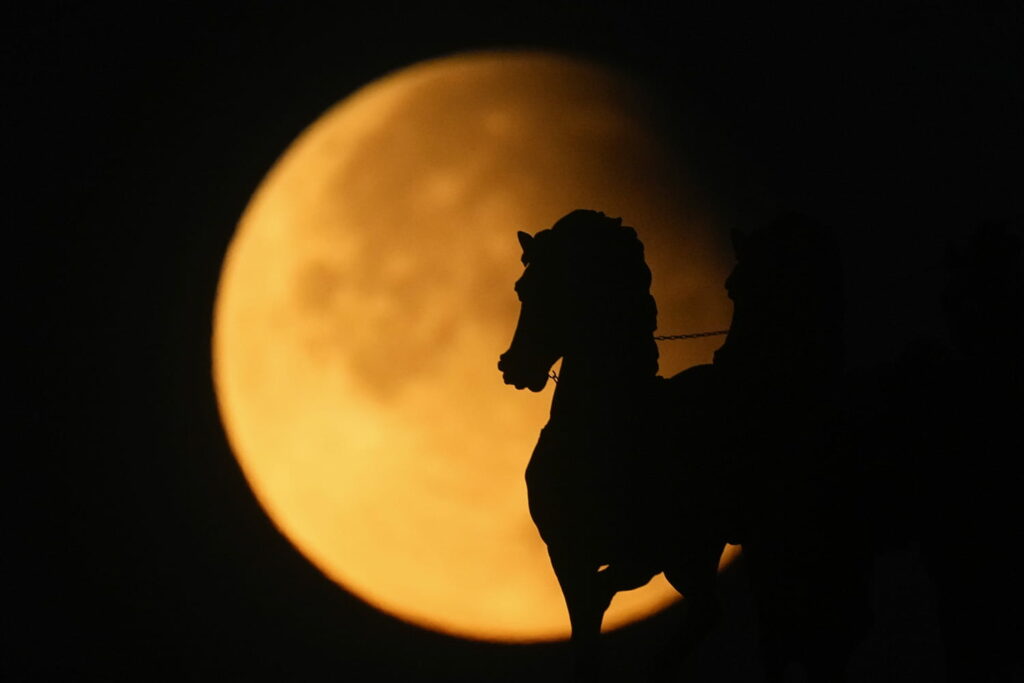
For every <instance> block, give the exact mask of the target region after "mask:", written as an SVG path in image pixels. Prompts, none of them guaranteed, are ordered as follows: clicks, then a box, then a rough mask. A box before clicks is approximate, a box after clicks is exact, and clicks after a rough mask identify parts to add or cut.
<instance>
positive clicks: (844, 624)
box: [711, 214, 871, 682]
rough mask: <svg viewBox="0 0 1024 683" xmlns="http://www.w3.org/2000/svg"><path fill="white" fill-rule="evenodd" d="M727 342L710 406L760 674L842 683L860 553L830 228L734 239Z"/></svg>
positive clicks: (836, 260) (858, 615) (864, 545)
mask: <svg viewBox="0 0 1024 683" xmlns="http://www.w3.org/2000/svg"><path fill="white" fill-rule="evenodd" d="M733 246H734V250H735V255H736V265H735V267H734V269H733V272H732V273H731V275H730V276H729V278H728V280H727V281H726V289H727V290H728V293H729V297H730V298H731V299H732V301H733V319H732V323H731V325H730V329H729V336H728V337H727V338H726V341H725V343H724V344H723V345H722V347H721V348H720V349H719V350H718V351H717V352H716V354H715V360H714V373H713V375H714V382H713V391H712V392H711V393H712V396H713V399H712V404H713V407H712V408H711V410H712V411H713V412H714V413H715V417H716V421H715V423H714V424H715V428H716V429H717V430H719V438H718V443H717V445H718V448H719V449H720V452H721V453H722V456H723V458H725V459H726V460H727V461H728V462H729V463H730V469H729V473H730V485H731V490H732V492H733V494H734V498H733V500H734V501H735V502H736V508H735V509H734V510H733V511H732V512H733V515H734V516H733V521H734V523H735V526H734V527H733V528H731V530H730V540H733V541H736V542H739V543H741V544H742V546H743V555H744V566H745V568H746V570H747V573H748V575H749V577H750V584H751V590H752V593H753V598H754V605H755V609H756V611H757V617H758V623H759V632H760V650H761V655H762V659H763V663H764V668H765V675H766V677H767V679H768V680H769V681H773V682H774V681H783V680H785V675H786V671H787V669H788V668H790V667H792V666H794V665H795V666H800V667H802V668H803V669H804V671H805V675H806V679H807V680H808V681H838V680H843V675H844V673H843V672H844V669H845V667H846V664H847V661H848V659H849V657H850V654H851V653H852V651H853V648H854V647H855V646H856V645H857V643H858V642H859V641H860V640H861V639H862V638H863V637H864V635H866V631H867V627H868V625H869V623H870V610H869V606H870V594H869V585H868V579H867V577H868V575H869V569H870V560H871V551H870V546H869V543H868V539H867V534H866V529H865V528H864V525H863V523H862V521H861V519H860V517H859V515H858V504H857V501H858V500H859V496H860V495H861V492H860V480H859V479H858V476H857V466H856V463H855V462H853V461H852V453H851V452H850V449H849V447H848V444H849V443H850V439H849V434H848V433H847V427H846V424H847V423H846V420H845V412H844V403H843V386H844V373H845V360H844V359H845V349H844V341H843V338H844V308H845V305H844V292H843V287H844V283H843V270H842V264H841V259H840V255H839V250H838V247H837V245H836V243H835V241H834V238H833V237H832V235H831V233H830V232H829V231H828V230H826V229H825V228H824V227H822V226H820V225H818V224H817V223H815V222H814V221H812V220H810V219H808V218H807V217H804V216H800V215H797V214H791V215H786V216H783V217H781V218H779V219H778V220H776V221H775V222H773V223H772V224H770V225H768V226H766V227H764V228H762V229H760V230H756V231H754V232H753V233H751V234H749V235H744V234H742V233H734V234H733Z"/></svg>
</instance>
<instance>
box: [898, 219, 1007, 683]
mask: <svg viewBox="0 0 1024 683" xmlns="http://www.w3.org/2000/svg"><path fill="white" fill-rule="evenodd" d="M1022 251H1024V239H1022V236H1021V232H1020V230H1019V229H1017V230H1013V229H1011V228H1010V227H1008V226H1005V225H1004V226H997V225H986V226H983V227H982V228H981V229H979V230H977V231H975V232H974V233H973V234H972V235H971V236H970V238H969V239H968V240H967V241H966V242H965V243H964V244H962V245H959V246H955V247H954V246H951V248H950V250H949V252H948V253H947V257H946V282H945V285H944V290H943V292H942V305H943V310H944V313H945V316H946V321H947V324H948V328H949V332H950V340H951V342H952V346H951V347H949V348H944V347H943V346H942V345H940V344H938V343H936V342H931V343H926V342H922V343H918V344H916V345H915V346H913V347H911V348H910V349H908V350H907V351H906V352H905V353H904V354H902V356H901V357H900V359H899V360H898V361H897V363H895V364H894V367H893V368H892V370H891V371H890V373H889V376H888V378H887V380H888V381H887V384H886V387H885V388H886V389H887V391H888V392H889V393H890V394H891V395H893V396H895V397H897V398H896V399H895V401H894V402H893V405H891V407H890V415H889V416H888V417H889V418H890V419H889V420H888V421H887V423H886V436H887V437H888V438H891V439H893V440H894V442H895V443H897V444H898V449H897V453H898V454H899V455H900V456H901V457H902V459H903V462H902V463H901V464H900V465H901V471H903V472H905V475H904V477H905V479H906V480H907V481H908V482H909V483H910V486H909V487H908V488H909V491H910V492H914V493H916V495H914V493H912V494H911V495H912V499H913V505H912V508H913V511H915V512H917V513H918V514H915V515H908V519H907V522H906V525H905V526H906V528H907V529H908V534H907V538H906V539H905V541H907V542H915V541H916V542H917V543H919V544H920V548H921V552H922V555H923V557H924V559H925V561H926V564H927V568H928V572H929V574H930V575H931V576H932V578H933V580H934V582H935V587H936V598H937V603H938V612H939V623H940V627H941V632H942V640H943V645H944V649H945V655H946V657H945V660H946V668H947V674H948V680H949V681H951V683H959V682H961V681H1006V680H1019V677H1021V676H1022V675H1024V664H1022V653H1021V643H1022V642H1024V633H1022V628H1021V618H1020V614H1021V609H1022V608H1024V599H1022V587H1021V582H1020V579H1019V574H1020V569H1019V566H1018V565H1017V563H1016V562H1014V561H1012V560H1008V559H1005V558H1003V557H1002V549H1003V548H1005V547H1007V544H1012V541H1014V540H1015V539H1017V538H1019V537H1020V528H1019V523H1020V519H1021V514H1020V511H1021V505H1020V503H1019V499H1020V495H1021V494H1020V486H1021V477H1020V475H1019V473H1018V472H1019V467H1018V466H1017V464H1016V461H1017V460H1019V457H1020V454H1021V453H1024V436H1022V430H1021V418H1022V416H1024V386H1022V365H1024V361H1022V353H1024V262H1022ZM892 413H896V414H898V419H895V418H892V417H891V414H892ZM1015 676H1016V677H1017V678H1015Z"/></svg>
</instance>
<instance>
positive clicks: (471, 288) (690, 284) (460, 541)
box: [213, 52, 730, 642]
mask: <svg viewBox="0 0 1024 683" xmlns="http://www.w3.org/2000/svg"><path fill="white" fill-rule="evenodd" d="M689 186H690V183H689V182H688V179H687V177H686V174H685V172H684V169H683V168H682V167H681V166H680V164H679V163H678V160H677V159H675V158H674V156H673V155H672V154H671V153H670V152H669V151H667V147H666V145H665V143H664V142H663V138H662V135H661V132H660V129H659V128H658V123H657V116H656V109H655V108H654V106H653V105H652V104H651V101H650V99H649V98H648V97H647V96H646V95H645V94H644V92H643V91H642V90H641V89H640V88H639V87H638V86H635V85H633V84H631V83H630V81H629V80H628V79H626V78H625V77H624V76H622V75H620V74H617V73H616V72H613V71H611V70H609V69H606V68H604V67H601V66H597V65H594V64H590V63H587V62H583V61H579V60H576V59H573V58H569V57H564V56H559V55H554V54H546V53H538V52H503V53H473V54H465V55H457V56H453V57H448V58H444V59H438V60H434V61H430V62H424V63H421V64H418V65H414V66H412V67H409V68H406V69H403V70H400V71H398V72H395V73H392V74H390V75H388V76H386V77H384V78H382V79H380V80H378V81H376V82H374V83H372V84H370V85H368V86H366V87H364V88H362V89H361V90H359V91H357V92H355V93H354V94H352V95H351V96H349V97H347V98H346V99H344V100H343V101H341V102H340V103H339V104H337V105H336V106H334V107H333V108H331V109H330V110H328V111H327V112H326V113H324V114H323V115H322V116H321V117H320V118H319V119H317V120H316V121H315V122H314V123H313V124H312V125H311V126H310V127H309V128H308V129H306V130H305V131H304V132H303V133H302V134H301V135H300V136H299V137H298V138H297V139H296V140H295V141H294V143H293V144H292V145H291V146H290V147H289V148H288V149H287V150H286V151H285V153H284V154H283V155H282V156H281V158H280V159H279V160H278V161H277V163H276V164H275V165H274V166H273V168H272V169H271V170H270V172H269V173H268V174H267V176H266V177H265V179H264V180H263V182H262V183H261V185H260V186H259V188H258V189H257V190H256V192H255V193H254V195H253V197H252V199H251V202H250V203H249V205H248V207H247V208H246V210H245V212H244V214H243V216H242V218H241V220H240V222H239V224H238V227H237V231H236V233H235V236H234V238H233V239H232V242H231V244H230V247H229V249H228V252H227V255H226V258H225V261H224V266H223V271H222V274H221V281H220V285H219V290H218V294H217V301H216V307H215V315H214V332H213V372H214V380H215V385H216V391H217V397H218V401H219V406H220V410H221V415H222V419H223V422H224V425H225V428H226V430H227V434H228V438H229V440H230V443H231V446H232V449H233V451H234V453H235V455H236V457H237V458H238V461H239V463H240V464H241V467H242V470H243V472H244V474H245V477H246V478H247V480H248V482H249V484H250V486H251V487H252V490H253V492H254V493H255V496H256V497H257V499H258V500H259V502H260V504H261V505H262V506H263V508H264V509H265V510H266V512H267V514H268V515H269V516H270V517H271V519H272V520H273V521H274V523H275V524H276V525H277V527H278V528H279V529H280V530H281V532H282V533H284V534H285V535H286V536H287V538H288V539H290V541H291V542H292V543H293V544H294V545H295V547H296V548H297V549H298V550H299V551H300V552H301V553H302V554H303V555H304V556H305V557H306V558H308V559H309V560H310V561H311V562H312V563H313V564H314V565H316V566H317V567H318V568H319V569H320V570H321V571H322V572H323V573H324V574H326V575H327V576H328V577H330V578H331V579H333V580H334V581H336V582H337V583H338V584H340V585H341V586H342V587H343V588H344V589H345V590H347V591H349V592H351V593H353V594H355V595H357V596H359V597H360V598H362V599H363V600H365V601H366V602H368V603H369V604H371V605H373V606H375V607H376V608H378V609H381V610H383V611H385V612H387V613H389V614H391V615H393V616H395V617H398V618H400V619H402V620H405V621H407V622H410V623H413V624H415V625H418V626H420V627H424V628H429V629H432V630H436V631H440V632H443V633H447V634H451V635H455V636H459V637H464V638H471V639H479V640H490V641H515V642H525V641H539V640H551V639H559V638H564V637H566V636H567V635H568V633H569V623H568V617H567V614H566V609H565V604H564V602H563V600H562V597H561V593H560V591H559V588H558V584H557V582H556V580H555V577H554V575H553V573H552V571H551V567H550V564H549V562H548V558H547V552H546V549H545V547H544V544H543V543H542V541H541V540H540V538H539V536H538V534H537V531H536V528H535V527H534V525H533V522H532V520H531V519H530V516H529V512H528V510H527V502H526V486H525V482H524V478H523V477H524V471H525V468H526V464H527V462H528V460H529V457H530V453H531V451H532V449H533V445H534V443H535V442H536V439H537V436H538V433H539V431H540V429H541V427H542V426H543V425H544V424H545V422H546V420H547V413H548V409H549V404H550V400H551V389H550V388H549V389H546V390H545V391H544V392H542V393H540V394H532V393H529V392H517V391H515V390H514V389H512V388H511V387H507V386H505V385H504V384H503V382H502V379H501V376H500V374H499V373H498V371H497V370H496V367H495V364H496V361H497V358H498V355H499V354H500V353H501V352H502V351H504V350H505V349H506V348H507V345H508V343H509V340H510V339H511V336H512V332H513V329H514V327H515V322H516V317H517V315H518V302H517V300H516V296H515V294H514V293H513V290H512V285H513V283H514V282H515V280H516V278H517V277H518V276H519V274H520V272H521V269H522V266H521V264H520V262H519V247H518V244H517V241H516V231H517V230H527V231H529V232H535V231H537V230H540V229H542V228H546V227H550V226H551V224H552V223H553V222H554V221H555V220H556V219H558V218H559V217H561V216H563V215H564V214H566V213H568V212H569V211H570V210H572V209H575V208H591V209H597V210H601V211H604V212H605V213H607V214H608V215H612V216H622V217H623V219H624V222H625V223H626V224H628V225H632V226H634V227H636V228H637V230H638V232H639V234H640V237H641V239H642V240H643V241H644V243H645V245H646V251H647V257H648V263H649V264H650V265H651V268H652V271H653V273H654V285H653V290H654V294H655V296H656V298H657V301H658V304H659V309H660V317H659V320H660V330H662V332H663V333H672V332H681V331H685V332H689V331H700V330H708V329H723V328H725V327H727V326H728V320H729V312H730V308H729V303H728V300H727V299H726V297H725V293H724V289H723V286H722V283H723V282H724V279H725V276H726V274H727V270H728V267H729V258H728V257H727V256H726V254H725V253H724V250H723V249H722V248H721V246H720V243H719V240H718V238H717V233H718V231H717V230H716V229H715V228H714V226H713V225H712V224H711V223H710V222H709V220H708V219H706V218H705V217H704V216H703V214H702V212H701V209H700V208H699V207H700V205H701V203H700V202H699V201H697V198H695V197H694V196H693V195H692V192H690V191H689V190H687V188H688V187H689ZM720 341H721V340H720V339H719V340H717V341H716V340H714V339H711V340H704V341H695V342H670V343H668V344H664V343H663V344H662V364H661V366H662V374H666V375H667V374H672V373H674V372H677V371H679V370H682V369H684V368H685V367H688V366H689V365H692V364H694V363H698V362H708V361H709V360H710V357H711V353H712V351H713V350H714V348H716V347H717V346H718V345H719V344H720ZM677 597H678V596H677V595H676V593H675V591H673V590H672V589H671V587H669V586H668V584H667V582H665V581H664V578H663V577H660V576H659V577H657V578H656V579H655V580H654V581H652V582H651V583H650V584H649V585H648V586H646V587H644V588H642V589H639V590H636V591H631V592H629V593H625V594H620V595H619V596H617V597H616V599H615V602H614V603H613V605H612V607H611V608H610V610H609V612H608V615H607V617H606V620H605V624H606V628H615V627H618V626H621V625H623V624H626V623H629V622H631V621H634V620H637V619H640V618H643V617H645V616H647V615H650V614H652V613H653V612H655V611H657V610H659V609H661V608H663V607H665V606H666V605H668V604H670V603H671V602H673V601H674V600H676V599H677Z"/></svg>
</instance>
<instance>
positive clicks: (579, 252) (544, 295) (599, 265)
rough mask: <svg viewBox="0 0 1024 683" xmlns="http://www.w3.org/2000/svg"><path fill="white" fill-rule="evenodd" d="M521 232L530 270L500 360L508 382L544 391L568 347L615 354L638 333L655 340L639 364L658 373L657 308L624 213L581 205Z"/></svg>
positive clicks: (639, 246)
mask: <svg viewBox="0 0 1024 683" xmlns="http://www.w3.org/2000/svg"><path fill="white" fill-rule="evenodd" d="M518 237H519V244H520V246H521V247H522V249H523V255H522V262H523V265H524V266H526V270H525V271H524V272H523V275H522V277H520V278H519V280H518V281H517V282H516V285H515V290H516V294H517V295H518V296H519V301H520V302H521V308H520V313H519V322H518V323H517V325H516V330H515V334H514V335H513V337H512V343H511V345H510V346H509V349H508V351H506V352H505V353H503V354H502V355H501V358H500V360H499V361H498V369H499V370H500V371H501V373H502V376H503V377H504V380H505V383H506V384H512V385H514V386H515V387H516V388H517V389H523V388H528V389H530V390H531V391H540V390H541V389H543V388H544V387H545V385H546V384H547V380H548V376H549V373H550V372H551V367H552V366H553V365H554V364H555V362H556V361H557V360H558V359H559V358H562V357H563V356H565V355H566V353H567V352H573V353H587V352H589V353H602V352H604V353H607V348H608V347H609V345H611V344H615V343H616V342H617V341H619V340H621V339H622V338H623V337H625V336H628V335H632V336H634V337H635V336H636V335H637V334H639V335H640V336H641V338H643V335H646V339H647V342H648V343H649V346H650V348H649V349H647V350H646V352H645V353H643V354H641V355H642V356H644V357H642V358H641V359H640V361H639V362H641V363H644V364H645V365H644V367H650V368H652V370H651V372H652V374H653V373H655V372H657V347H656V346H655V345H654V342H653V337H652V334H653V331H654V328H655V326H656V318H657V309H656V307H655V305H654V299H653V298H652V297H651V296H650V292H649V290H650V284H651V273H650V270H648V268H647V265H646V263H645V262H644V258H643V245H642V244H641V243H640V240H639V239H637V236H636V231H635V230H633V229H632V228H629V227H625V226H623V225H622V219H620V218H609V217H607V216H605V215H604V214H603V213H600V212H597V211H587V210H577V211H573V212H571V213H569V214H568V215H566V216H564V217H563V218H561V219H560V220H558V221H557V222H556V223H555V224H554V225H553V226H552V227H551V228H550V229H548V230H541V231H540V232H538V233H537V234H536V235H529V234H527V233H525V232H519V234H518ZM602 350H603V351H602ZM651 354H653V356H652V357H650V358H648V356H651Z"/></svg>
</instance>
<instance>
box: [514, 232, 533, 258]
mask: <svg viewBox="0 0 1024 683" xmlns="http://www.w3.org/2000/svg"><path fill="white" fill-rule="evenodd" d="M516 237H518V238H519V246H521V247H522V248H523V252H524V253H525V252H526V250H527V249H529V248H530V245H531V244H533V235H531V234H530V233H528V232H523V231H522V230H520V231H519V232H517V233H516Z"/></svg>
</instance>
